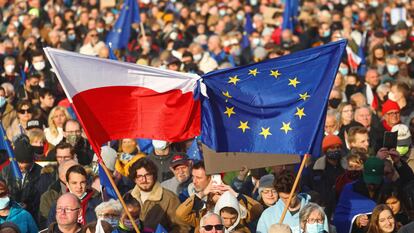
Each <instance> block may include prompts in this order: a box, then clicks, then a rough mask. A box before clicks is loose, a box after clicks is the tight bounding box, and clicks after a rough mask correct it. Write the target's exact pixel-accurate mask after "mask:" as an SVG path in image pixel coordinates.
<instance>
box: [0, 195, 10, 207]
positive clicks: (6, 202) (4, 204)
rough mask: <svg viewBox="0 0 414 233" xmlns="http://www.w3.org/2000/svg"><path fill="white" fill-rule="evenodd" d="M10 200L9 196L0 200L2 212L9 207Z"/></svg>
mask: <svg viewBox="0 0 414 233" xmlns="http://www.w3.org/2000/svg"><path fill="white" fill-rule="evenodd" d="M9 203H10V198H9V196H5V197H2V198H0V210H4V209H6V208H7V207H8V206H9Z"/></svg>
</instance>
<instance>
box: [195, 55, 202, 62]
mask: <svg viewBox="0 0 414 233" xmlns="http://www.w3.org/2000/svg"><path fill="white" fill-rule="evenodd" d="M202 57H203V55H201V53H199V54H196V55H194V56H193V59H194V61H195V62H198V61H200V60H201V58H202Z"/></svg>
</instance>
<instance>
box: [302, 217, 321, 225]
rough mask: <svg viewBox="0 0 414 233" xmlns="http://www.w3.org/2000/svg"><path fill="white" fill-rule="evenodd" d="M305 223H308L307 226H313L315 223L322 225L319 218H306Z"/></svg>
mask: <svg viewBox="0 0 414 233" xmlns="http://www.w3.org/2000/svg"><path fill="white" fill-rule="evenodd" d="M306 222H308V223H309V224H314V223H315V222H317V223H319V224H323V219H321V218H319V219H314V218H308V220H306Z"/></svg>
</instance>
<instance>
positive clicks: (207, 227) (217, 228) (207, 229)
mask: <svg viewBox="0 0 414 233" xmlns="http://www.w3.org/2000/svg"><path fill="white" fill-rule="evenodd" d="M203 228H204V229H205V230H206V231H211V230H213V228H214V229H216V230H217V231H222V230H223V228H224V225H223V224H217V225H205V226H203Z"/></svg>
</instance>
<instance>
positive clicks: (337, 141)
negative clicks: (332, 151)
mask: <svg viewBox="0 0 414 233" xmlns="http://www.w3.org/2000/svg"><path fill="white" fill-rule="evenodd" d="M335 145H340V146H342V140H341V138H340V137H338V136H336V135H327V136H325V137H324V138H323V141H322V151H323V153H325V152H326V151H327V150H328V148H329V147H332V146H335Z"/></svg>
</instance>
